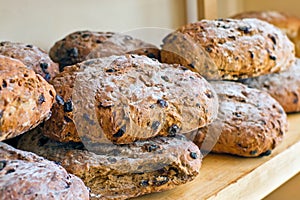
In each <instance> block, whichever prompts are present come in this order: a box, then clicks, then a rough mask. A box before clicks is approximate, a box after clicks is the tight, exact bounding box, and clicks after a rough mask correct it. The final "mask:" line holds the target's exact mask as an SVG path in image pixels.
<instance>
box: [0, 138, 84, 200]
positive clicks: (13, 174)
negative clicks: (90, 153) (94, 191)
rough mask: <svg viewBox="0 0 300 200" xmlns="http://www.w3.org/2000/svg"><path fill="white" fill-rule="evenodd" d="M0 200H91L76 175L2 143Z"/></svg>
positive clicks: (0, 155)
mask: <svg viewBox="0 0 300 200" xmlns="http://www.w3.org/2000/svg"><path fill="white" fill-rule="evenodd" d="M0 193H1V197H0V198H1V199H51V200H57V199H61V200H65V199H66V200H72V199H78V200H88V199H89V192H88V190H87V188H86V187H85V185H84V183H83V182H82V181H81V180H80V179H79V178H78V177H76V176H74V175H72V174H69V173H67V172H66V170H65V169H64V168H62V167H61V166H59V165H57V164H55V163H54V162H52V161H48V160H45V159H44V158H42V157H40V156H37V155H35V154H33V153H29V152H25V151H21V150H17V149H15V148H13V147H11V146H9V145H7V144H5V143H3V142H0Z"/></svg>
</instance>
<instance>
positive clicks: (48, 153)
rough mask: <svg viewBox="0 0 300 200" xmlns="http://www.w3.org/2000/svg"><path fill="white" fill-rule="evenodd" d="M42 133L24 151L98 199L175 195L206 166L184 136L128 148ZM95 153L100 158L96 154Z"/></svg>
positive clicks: (31, 136)
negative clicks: (72, 176)
mask: <svg viewBox="0 0 300 200" xmlns="http://www.w3.org/2000/svg"><path fill="white" fill-rule="evenodd" d="M39 131H40V130H39V129H35V130H34V131H32V132H31V133H28V134H25V135H24V136H22V138H21V139H20V140H19V143H18V148H21V149H24V150H27V151H32V152H35V153H37V154H39V155H41V156H44V157H46V158H47V159H49V160H53V161H57V162H59V163H60V164H61V165H62V166H63V167H64V168H65V169H66V170H67V171H68V172H69V173H72V174H75V175H76V176H78V177H80V178H81V179H82V180H83V182H84V183H85V184H86V185H87V186H88V187H89V188H90V189H91V197H94V198H95V199H127V198H130V197H135V196H140V195H143V194H148V193H152V192H159V191H164V190H169V189H171V188H174V187H175V186H177V185H181V184H184V183H186V182H188V181H191V180H193V179H194V178H195V177H196V176H197V175H198V174H199V169H200V166H201V160H202V155H201V153H200V151H199V149H198V147H197V146H196V145H195V144H194V143H193V142H191V141H188V140H186V139H185V137H184V136H180V135H177V136H175V137H156V138H153V139H151V140H147V141H138V142H134V143H131V144H128V145H114V144H91V145H90V147H92V149H89V150H86V149H85V148H84V147H83V145H82V143H60V142H55V141H53V140H51V139H48V138H46V137H45V136H43V135H42V134H41V133H40V132H39ZM93 152H95V153H93Z"/></svg>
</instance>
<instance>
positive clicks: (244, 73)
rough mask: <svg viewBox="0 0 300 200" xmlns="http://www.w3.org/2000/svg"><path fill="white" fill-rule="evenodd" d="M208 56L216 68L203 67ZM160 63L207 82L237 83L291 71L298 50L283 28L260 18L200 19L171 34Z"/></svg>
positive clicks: (164, 41) (163, 49)
mask: <svg viewBox="0 0 300 200" xmlns="http://www.w3.org/2000/svg"><path fill="white" fill-rule="evenodd" d="M197 45H198V46H197ZM200 47H201V48H202V49H203V51H201V50H200ZM205 54H208V56H209V57H210V58H211V60H212V62H213V63H214V64H215V65H211V64H210V63H209V62H208V63H206V64H203V62H204V58H203V57H204V56H203V55H205ZM161 60H162V62H166V63H179V64H182V65H184V66H186V67H188V68H189V69H191V70H193V71H196V72H199V73H200V74H201V75H202V76H204V77H206V78H207V79H213V80H216V79H218V80H220V79H227V80H237V79H241V78H249V77H255V76H259V75H264V74H269V73H273V72H278V71H284V70H286V69H288V68H289V67H290V66H291V65H292V64H293V62H294V61H295V50H294V44H293V43H292V42H291V41H290V40H289V39H288V38H287V36H286V35H285V34H284V33H283V32H282V31H281V30H280V29H278V28H277V27H275V26H273V25H271V24H269V23H267V22H264V21H261V20H258V19H243V20H237V19H219V20H201V21H199V22H195V23H191V24H187V25H185V26H183V27H181V28H179V29H178V30H176V31H175V32H173V33H171V34H169V35H168V36H167V37H166V38H165V39H164V40H163V46H162V51H161Z"/></svg>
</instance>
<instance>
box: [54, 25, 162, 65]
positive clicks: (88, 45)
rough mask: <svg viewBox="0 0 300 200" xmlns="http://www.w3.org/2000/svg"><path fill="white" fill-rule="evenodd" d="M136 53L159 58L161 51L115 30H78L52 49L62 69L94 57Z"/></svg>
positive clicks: (55, 59)
mask: <svg viewBox="0 0 300 200" xmlns="http://www.w3.org/2000/svg"><path fill="white" fill-rule="evenodd" d="M126 53H134V54H140V55H147V56H149V57H151V58H157V59H159V56H160V51H159V49H158V48H157V47H155V46H154V45H152V44H149V43H146V42H144V41H142V40H139V39H136V38H133V37H131V36H129V35H125V34H121V33H113V32H94V31H76V32H73V33H70V34H69V35H67V36H66V37H65V38H63V39H62V40H59V41H57V42H56V43H55V44H54V46H53V47H52V48H51V49H50V52H49V54H50V57H51V58H52V59H53V60H54V61H55V62H58V63H59V65H60V70H61V71H62V70H63V68H64V67H65V66H68V65H73V64H76V63H79V62H82V61H84V60H88V59H92V58H102V57H107V56H111V55H124V54H126Z"/></svg>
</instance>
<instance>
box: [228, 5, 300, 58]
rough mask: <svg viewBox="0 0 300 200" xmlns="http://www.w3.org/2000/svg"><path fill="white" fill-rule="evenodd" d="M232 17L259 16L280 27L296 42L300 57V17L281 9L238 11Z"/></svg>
mask: <svg viewBox="0 0 300 200" xmlns="http://www.w3.org/2000/svg"><path fill="white" fill-rule="evenodd" d="M232 18H235V19H243V18H257V19H260V20H263V21H266V22H269V23H270V24H273V25H274V26H277V27H278V28H280V29H281V30H282V31H283V32H285V33H286V34H287V36H288V37H289V39H290V40H291V41H292V42H293V43H294V44H295V50H296V56H297V57H300V18H299V17H296V16H294V15H290V14H287V13H284V12H279V11H248V12H243V13H238V14H236V15H234V16H232Z"/></svg>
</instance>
